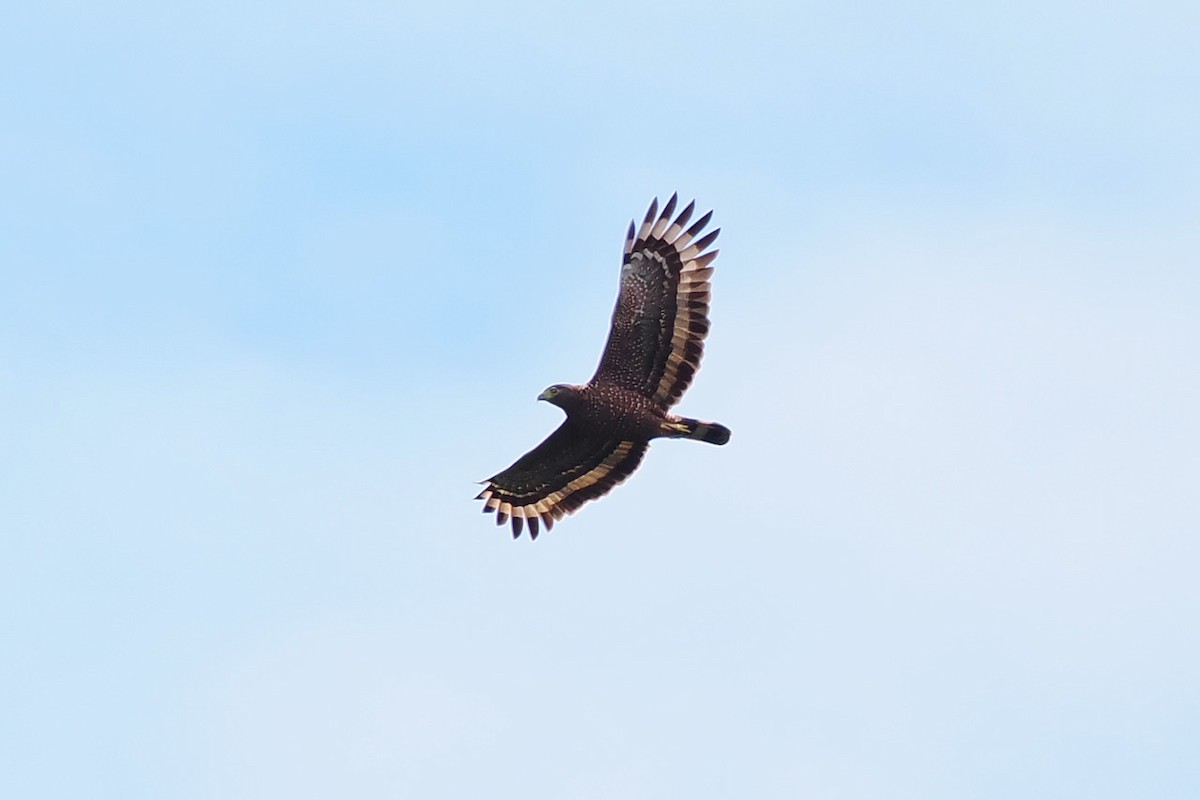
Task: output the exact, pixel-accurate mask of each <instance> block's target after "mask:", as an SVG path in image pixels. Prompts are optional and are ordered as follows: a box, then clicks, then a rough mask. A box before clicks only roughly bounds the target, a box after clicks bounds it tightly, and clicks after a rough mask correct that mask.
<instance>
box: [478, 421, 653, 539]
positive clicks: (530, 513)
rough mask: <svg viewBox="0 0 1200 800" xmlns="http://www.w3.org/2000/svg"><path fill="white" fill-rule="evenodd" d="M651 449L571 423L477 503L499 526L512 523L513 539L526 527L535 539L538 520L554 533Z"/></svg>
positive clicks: (490, 484) (487, 484)
mask: <svg viewBox="0 0 1200 800" xmlns="http://www.w3.org/2000/svg"><path fill="white" fill-rule="evenodd" d="M647 445H648V442H632V441H621V440H619V439H613V438H601V437H599V436H596V435H595V433H591V434H589V432H588V431H585V430H581V429H580V428H579V427H577V426H576V425H575V424H574V423H572V422H571V421H570V420H569V419H568V420H567V421H566V422H564V423H563V424H562V425H560V426H559V427H558V430H556V431H554V433H552V434H550V436H549V437H547V439H546V440H545V441H544V442H542V443H541V444H539V445H538V446H537V447H535V448H533V450H530V451H529V452H528V453H526V454H525V455H523V456H522V457H521V458H520V459H518V460H517V462H516V463H515V464H513V465H512V466H511V467H509V468H508V469H506V470H504V471H503V472H501V473H499V474H497V475H493V476H492V477H491V478H489V479H487V480H486V481H483V483H484V489H483V491H482V492H480V493H479V496H478V497H476V498H475V499H476V500H483V501H484V506H483V510H484V511H485V512H495V514H496V524H497V525H503V524H504V523H505V522H507V521H509V519H511V520H512V531H513V538H516V537H518V536H520V535H521V529H522V527H523V523H526V522H527V523H529V535H530V536H531V537H532V538H534V539H536V538H537V536H538V521H539V520H541V522H542V523H543V524H544V525H545V526H546V530H550V529H551V528H553V527H554V523H555V521H557V520H560V519H562V518H563V517H564V516H566V515H567V514H573V513H574V512H575V510H576V509H578V508H579V507H580V506H582V505H583V504H584V503H586V502H587V501H589V500H594V499H596V498H597V497H601V496H603V495H605V494H608V492H609V491H611V490H612V488H613V487H614V486H616V485H617V484H619V483H621V482H623V481H624V480H625V479H626V478H628V477H629V476H630V475H631V474H632V473H633V471H634V470H635V469H637V467H638V464H640V463H641V461H642V456H643V455H645V453H646V447H647Z"/></svg>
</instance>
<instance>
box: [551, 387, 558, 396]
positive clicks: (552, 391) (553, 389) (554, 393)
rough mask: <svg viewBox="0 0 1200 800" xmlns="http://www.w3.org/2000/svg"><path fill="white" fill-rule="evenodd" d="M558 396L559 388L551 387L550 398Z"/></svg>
mask: <svg viewBox="0 0 1200 800" xmlns="http://www.w3.org/2000/svg"><path fill="white" fill-rule="evenodd" d="M556 394H558V387H557V386H551V387H550V396H551V397H554V395H556Z"/></svg>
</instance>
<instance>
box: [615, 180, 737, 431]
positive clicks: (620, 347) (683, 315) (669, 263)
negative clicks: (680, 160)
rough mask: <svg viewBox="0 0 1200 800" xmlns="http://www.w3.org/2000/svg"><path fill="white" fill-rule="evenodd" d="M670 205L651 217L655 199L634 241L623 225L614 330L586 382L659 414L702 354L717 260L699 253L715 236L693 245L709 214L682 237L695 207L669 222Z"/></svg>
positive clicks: (681, 389) (677, 395)
mask: <svg viewBox="0 0 1200 800" xmlns="http://www.w3.org/2000/svg"><path fill="white" fill-rule="evenodd" d="M676 200H677V197H676V195H671V199H670V200H668V201H667V204H666V206H665V207H664V208H663V210H662V214H658V216H657V217H656V214H657V213H658V198H655V199H654V202H653V203H651V204H650V210H649V211H647V212H646V218H645V219H644V220H643V221H642V225H641V227H640V228H638V229H637V231H636V234H635V229H634V224H633V223H632V222H631V223H629V233H628V235H627V236H626V238H625V257H624V260H623V262H622V265H621V290H620V293H619V294H618V295H617V305H616V308H615V309H614V310H613V317H612V328H611V330H610V331H609V335H608V343H607V344H606V345H605V347H604V354H603V355H602V356H601V358H600V366H599V367H598V368H597V370H596V374H595V376H594V377H593V378H592V381H593V383H602V382H608V383H614V384H616V385H618V386H623V387H625V388H628V389H633V390H635V391H638V392H641V393H643V394H645V395H646V396H647V397H651V398H653V399H654V400H655V401H656V402H658V403H659V404H660V405H662V407H663V408H669V407H671V406H673V405H674V404H675V403H677V402H679V398H680V397H682V396H683V393H684V391H686V390H687V388H688V386H689V385H690V384H691V382H692V378H693V377H694V376H695V374H696V370H697V369H698V368H699V366H700V357H701V356H702V355H703V354H704V338H705V337H706V336H707V335H708V328H709V321H708V301H709V299H710V298H711V296H712V286H711V284H710V283H709V277H711V276H712V273H713V268H712V266H711V264H712V262H713V260H714V259H716V257H717V252H718V251H717V250H711V251H709V252H704V251H705V249H706V248H708V246H709V245H711V244H712V243H713V242H714V241H715V240H716V238H717V234H718V233H720V228H718V229H716V230H714V231H712V232H711V233H708V234H706V235H705V236H704V237H702V238H700V239H698V240H697V239H696V236H698V235H699V234H700V232H701V231H702V230H704V226H705V225H707V224H708V222H709V220H710V219H712V212H711V211H710V212H708V213H707V214H705V215H704V216H703V217H701V218H700V219H699V220H697V221H696V222H695V223H693V224H692V226H691V227H689V228H687V229H686V230H685V229H684V226H685V225H687V224H688V221H689V220H690V219H691V216H692V212H693V211H694V210H695V206H696V203H695V201H693V202H691V203H688V205H687V208H685V209H683V211H681V212H680V213H679V216H678V217H676V218H675V220H674V221H671V214H672V213H674V211H675V203H676Z"/></svg>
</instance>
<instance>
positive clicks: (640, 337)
mask: <svg viewBox="0 0 1200 800" xmlns="http://www.w3.org/2000/svg"><path fill="white" fill-rule="evenodd" d="M675 202H676V196H675V195H671V199H670V200H669V201H667V205H666V206H665V207H664V208H663V210H662V214H658V199H657V198H655V200H654V202H653V203H651V204H650V210H649V211H647V212H646V218H645V220H644V221H643V222H642V225H641V227H640V228H638V229H636V232H635V228H634V223H632V222H631V223H629V233H628V235H627V236H626V238H625V256H624V259H623V261H622V265H621V289H620V293H619V294H618V295H617V306H616V308H615V309H614V310H613V317H612V327H611V329H610V331H609V334H608V343H607V344H606V345H605V347H604V354H603V355H602V356H601V357H600V366H599V367H598V368H597V369H596V374H595V375H593V376H592V379H591V381H589V382H588V383H586V384H584V385H582V386H570V385H566V384H556V385H554V386H551V387H550V388H548V389H546V391H544V392H542V394H541V396H540V397H538V399H539V400H548V401H549V402H551V403H554V404H555V405H557V406H559V407H561V408H562V409H563V410H564V411H565V412H566V413H567V419H566V421H564V422H563V423H562V425H560V426H559V428H558V430H556V431H554V433H552V434H550V436H549V438H547V439H546V440H545V441H544V442H542V443H541V444H539V445H538V446H537V447H535V448H534V449H533V450H531V451H530V452H528V453H526V454H525V455H524V456H522V457H521V458H520V459H519V460H518V461H517V462H516V463H515V464H513V465H512V466H511V467H509V468H508V469H506V470H504V471H503V472H501V473H499V474H497V475H493V476H492V477H491V478H489V479H488V480H486V481H483V483H484V490H483V491H482V492H480V494H479V496H478V497H477V498H476V499H477V500H483V501H484V505H483V510H484V512H495V514H496V524H498V525H503V524H504V523H505V522H508V521H509V520H511V521H512V530H513V536H514V537H516V536H520V535H521V530H522V528H523V526H524V523H528V524H529V534H530V536H532V537H533V538H535V539H536V538H537V535H538V523H539V522H541V523H542V524H544V525H545V526H546V530H549V529H550V528H552V527H553V526H554V523H555V522H556V521H558V520H561V519H562V518H563V517H564V516H565V515H567V514H571V513H574V512H575V510H576V509H578V508H579V507H580V506H582V505H583V504H584V503H586V502H587V501H588V500H594V499H595V498H597V497H600V496H602V495H604V494H607V493H608V492H609V491H610V490H611V489H612V488H613V487H614V486H616V485H617V484H619V483H621V482H622V481H624V480H625V479H626V478H628V477H629V476H630V474H632V473H633V471H634V470H635V469H637V467H638V464H640V463H641V461H642V456H644V455H645V453H646V448H647V447H648V446H649V444H650V440H651V439H655V438H659V437H668V438H676V439H699V440H700V441H704V442H709V443H710V444H725V443H726V442H727V441H729V429H728V428H726V427H725V426H724V425H719V424H717V423H715V422H701V421H700V420H695V419H688V418H686V417H677V416H675V415H673V414H670V413H668V409H669V408H670V407H671V406H673V405H674V404H675V403H677V402H678V401H679V398H680V397H682V396H683V393H684V392H685V391H686V390H687V388H688V386H689V385H690V384H691V382H692V378H693V377H694V376H695V374H696V370H697V369H698V368H699V367H700V357H701V355H703V353H704V338H705V337H706V336H707V335H708V328H709V322H708V301H709V298H710V296H711V294H712V287H711V285H710V284H709V280H708V279H709V277H710V276H711V275H712V272H713V268H712V262H713V260H714V259H716V257H717V251H716V250H709V251H707V252H705V250H706V248H708V247H709V246H710V245H711V244H712V243H713V242H714V241H715V240H716V238H717V233H718V232H719V230H720V229H717V230H714V231H712V232H711V233H708V234H706V235H705V236H703V237H702V238H699V239H697V238H696V237H697V236H699V235H700V232H701V231H703V230H704V227H705V226H706V225H707V224H708V222H709V220H710V219H711V218H712V212H711V211H710V212H708V213H707V214H705V215H704V216H703V217H701V218H700V219H699V220H697V221H696V222H695V223H693V224H692V225H691V226H690V227H688V228H686V229H685V227H684V226H686V225H687V224H688V221H689V220H690V219H691V216H692V211H693V210H694V208H695V203H694V202H692V203H688V206H687V208H685V209H683V211H681V212H679V216H678V217H676V218H675V219H674V220H672V219H671V215H672V214H673V213H674V211H675Z"/></svg>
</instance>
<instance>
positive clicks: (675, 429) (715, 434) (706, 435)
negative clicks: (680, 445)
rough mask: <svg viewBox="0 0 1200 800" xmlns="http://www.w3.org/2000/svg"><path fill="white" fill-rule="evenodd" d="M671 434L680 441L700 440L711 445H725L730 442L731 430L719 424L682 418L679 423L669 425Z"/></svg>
mask: <svg viewBox="0 0 1200 800" xmlns="http://www.w3.org/2000/svg"><path fill="white" fill-rule="evenodd" d="M668 427H669V428H670V430H671V433H668V434H667V435H668V436H670V437H672V438H680V439H699V440H700V441H702V442H708V443H709V444H725V443H726V442H728V441H729V434H730V431H729V428H726V427H725V426H724V425H722V424H721V423H719V422H703V421H701V420H698V419H689V418H687V417H680V418H679V419H678V421H676V422H674V423H671V424H670V425H668Z"/></svg>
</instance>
